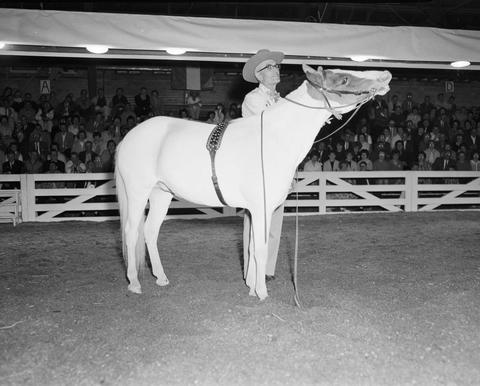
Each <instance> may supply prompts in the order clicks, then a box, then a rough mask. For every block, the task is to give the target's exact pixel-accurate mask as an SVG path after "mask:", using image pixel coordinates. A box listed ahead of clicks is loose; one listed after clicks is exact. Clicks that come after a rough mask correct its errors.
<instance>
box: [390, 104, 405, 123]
mask: <svg viewBox="0 0 480 386" xmlns="http://www.w3.org/2000/svg"><path fill="white" fill-rule="evenodd" d="M390 120H392V121H394V122H395V126H397V127H398V126H403V125H404V124H405V114H404V113H403V111H402V108H401V106H398V105H397V106H396V107H395V110H394V111H393V113H391V114H390Z"/></svg>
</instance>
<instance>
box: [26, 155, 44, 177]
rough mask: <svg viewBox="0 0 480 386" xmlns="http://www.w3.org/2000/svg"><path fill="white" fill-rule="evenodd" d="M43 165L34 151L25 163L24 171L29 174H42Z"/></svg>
mask: <svg viewBox="0 0 480 386" xmlns="http://www.w3.org/2000/svg"><path fill="white" fill-rule="evenodd" d="M43 170H44V163H43V161H42V159H41V158H40V156H39V154H38V153H37V152H36V151H31V152H30V153H29V155H28V158H27V160H26V161H25V171H26V173H29V174H38V173H43Z"/></svg>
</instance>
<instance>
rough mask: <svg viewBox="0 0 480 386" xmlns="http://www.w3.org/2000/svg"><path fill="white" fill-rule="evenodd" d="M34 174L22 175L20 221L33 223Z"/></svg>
mask: <svg viewBox="0 0 480 386" xmlns="http://www.w3.org/2000/svg"><path fill="white" fill-rule="evenodd" d="M34 177H35V174H22V175H21V177H20V187H21V189H22V221H35V178H34Z"/></svg>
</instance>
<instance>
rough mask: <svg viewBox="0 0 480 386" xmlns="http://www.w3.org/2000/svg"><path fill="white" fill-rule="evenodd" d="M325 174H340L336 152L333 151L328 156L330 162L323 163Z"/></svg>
mask: <svg viewBox="0 0 480 386" xmlns="http://www.w3.org/2000/svg"><path fill="white" fill-rule="evenodd" d="M323 171H324V172H338V171H340V163H339V162H338V160H337V159H336V154H335V152H334V151H331V152H330V154H329V155H328V160H326V161H325V162H324V163H323Z"/></svg>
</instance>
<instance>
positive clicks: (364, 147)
mask: <svg viewBox="0 0 480 386" xmlns="http://www.w3.org/2000/svg"><path fill="white" fill-rule="evenodd" d="M358 143H359V144H360V151H362V150H366V151H368V152H370V150H371V144H369V143H368V141H367V138H366V137H365V135H364V134H359V135H358Z"/></svg>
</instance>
